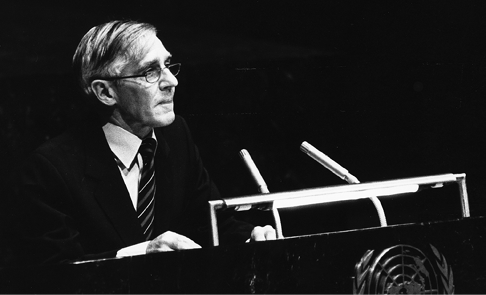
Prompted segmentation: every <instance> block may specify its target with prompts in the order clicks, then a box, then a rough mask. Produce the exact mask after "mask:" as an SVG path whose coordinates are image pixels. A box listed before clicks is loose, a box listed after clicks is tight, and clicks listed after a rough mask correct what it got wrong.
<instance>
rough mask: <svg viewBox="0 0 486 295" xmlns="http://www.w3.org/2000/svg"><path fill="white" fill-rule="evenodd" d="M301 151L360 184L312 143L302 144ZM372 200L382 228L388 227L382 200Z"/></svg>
mask: <svg viewBox="0 0 486 295" xmlns="http://www.w3.org/2000/svg"><path fill="white" fill-rule="evenodd" d="M300 150H301V151H303V152H304V153H306V154H307V155H309V156H310V157H311V158H312V159H314V160H316V161H317V162H319V163H320V164H321V165H322V166H324V167H326V168H327V169H329V170H331V172H332V173H334V174H336V175H337V176H338V177H340V178H342V179H344V180H346V181H347V182H348V183H359V180H358V179H357V178H356V177H355V176H354V175H352V174H351V173H349V171H348V170H346V169H344V168H343V167H342V166H341V165H339V164H338V163H336V162H334V161H333V160H332V159H331V158H329V157H328V156H326V155H325V154H324V153H322V152H321V151H319V150H318V149H316V148H315V147H313V146H312V145H311V144H310V143H308V142H306V141H304V142H302V144H301V145H300ZM370 200H371V201H372V202H373V205H374V206H375V208H376V211H377V213H378V218H379V219H380V224H381V226H387V221H386V216H385V211H384V210H383V206H382V205H381V202H380V200H379V199H378V198H377V197H376V196H373V197H370Z"/></svg>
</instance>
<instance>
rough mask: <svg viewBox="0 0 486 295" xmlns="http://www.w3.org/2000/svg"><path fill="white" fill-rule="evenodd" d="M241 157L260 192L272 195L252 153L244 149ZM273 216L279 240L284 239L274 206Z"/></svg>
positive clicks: (278, 215)
mask: <svg viewBox="0 0 486 295" xmlns="http://www.w3.org/2000/svg"><path fill="white" fill-rule="evenodd" d="M240 157H241V159H243V162H245V164H246V167H247V168H248V171H249V172H250V174H251V176H252V178H253V180H255V183H256V184H257V186H258V190H259V191H260V192H261V193H262V194H268V193H270V191H269V190H268V187H267V184H266V183H265V180H263V177H262V175H261V174H260V171H259V170H258V168H257V166H256V165H255V162H253V159H252V158H251V156H250V153H248V151H247V150H245V149H242V150H241V151H240ZM272 214H273V218H274V220H275V232H276V234H277V239H283V238H284V237H283V232H282V222H281V221H280V214H279V213H278V210H277V208H275V207H274V206H273V204H272Z"/></svg>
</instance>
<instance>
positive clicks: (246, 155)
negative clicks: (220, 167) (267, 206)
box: [240, 149, 270, 194]
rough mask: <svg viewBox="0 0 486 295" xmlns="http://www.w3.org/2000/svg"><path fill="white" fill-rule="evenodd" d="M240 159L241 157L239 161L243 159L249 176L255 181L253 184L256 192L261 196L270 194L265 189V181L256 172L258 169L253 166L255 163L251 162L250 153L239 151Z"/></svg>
mask: <svg viewBox="0 0 486 295" xmlns="http://www.w3.org/2000/svg"><path fill="white" fill-rule="evenodd" d="M240 157H241V159H243V162H245V164H246V167H247V168H248V171H250V174H251V176H252V177H253V179H254V180H255V182H256V184H257V186H258V191H260V192H261V193H262V194H268V193H270V191H269V190H268V188H267V184H266V183H265V180H263V177H262V175H261V174H260V171H258V168H257V166H256V165H255V162H253V159H252V158H251V156H250V153H248V151H247V150H245V149H242V150H241V151H240Z"/></svg>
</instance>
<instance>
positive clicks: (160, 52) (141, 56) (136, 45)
mask: <svg viewBox="0 0 486 295" xmlns="http://www.w3.org/2000/svg"><path fill="white" fill-rule="evenodd" d="M170 57H171V54H170V53H169V52H168V51H167V49H166V48H165V47H164V45H163V44H162V41H160V39H159V38H158V37H157V35H155V34H153V33H149V34H144V35H142V36H141V37H140V38H138V39H137V40H136V41H134V42H133V44H132V46H131V48H130V49H129V52H128V56H127V59H126V63H125V66H124V67H123V71H124V72H125V71H127V70H136V69H137V68H141V67H143V66H145V65H146V64H149V63H152V64H153V63H159V64H160V65H163V64H164V63H165V62H166V61H167V60H168V59H170Z"/></svg>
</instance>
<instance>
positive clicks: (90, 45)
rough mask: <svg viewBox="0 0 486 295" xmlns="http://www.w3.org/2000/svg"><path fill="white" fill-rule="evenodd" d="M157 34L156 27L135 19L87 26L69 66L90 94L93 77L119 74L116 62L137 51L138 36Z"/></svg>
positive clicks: (120, 64)
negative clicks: (86, 30)
mask: <svg viewBox="0 0 486 295" xmlns="http://www.w3.org/2000/svg"><path fill="white" fill-rule="evenodd" d="M152 34H153V35H155V34H157V29H156V28H155V27H154V26H153V25H151V24H147V23H140V22H136V21H120V20H116V21H111V22H108V23H105V24H102V25H99V26H96V27H93V28H91V30H89V31H88V32H87V33H86V34H85V35H84V37H83V38H82V39H81V41H80V42H79V45H78V47H77V49H76V52H75V53H74V56H73V69H74V71H75V73H76V75H78V79H79V83H80V85H81V88H83V90H84V92H85V93H86V94H88V95H91V94H92V90H91V86H90V84H91V82H92V81H93V80H95V79H96V78H101V77H106V76H113V75H116V74H119V72H120V71H121V69H120V66H122V65H125V64H126V63H128V61H129V60H130V59H131V58H133V57H136V56H137V54H138V53H139V52H140V51H141V48H140V47H141V42H140V41H139V40H140V38H145V37H147V36H150V35H152Z"/></svg>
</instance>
